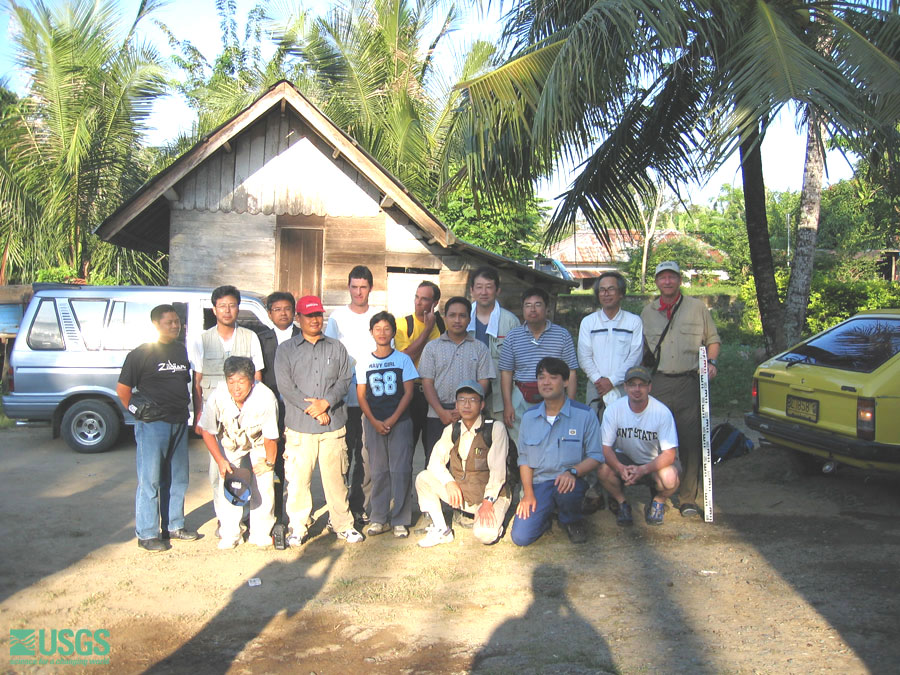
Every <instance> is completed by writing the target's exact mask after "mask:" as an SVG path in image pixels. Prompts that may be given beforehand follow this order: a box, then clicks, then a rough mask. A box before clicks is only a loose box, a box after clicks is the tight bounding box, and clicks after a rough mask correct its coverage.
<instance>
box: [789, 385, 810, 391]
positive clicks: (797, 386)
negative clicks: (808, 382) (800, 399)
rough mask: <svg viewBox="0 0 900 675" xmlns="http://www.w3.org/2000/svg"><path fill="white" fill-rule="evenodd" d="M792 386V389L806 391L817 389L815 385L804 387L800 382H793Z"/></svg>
mask: <svg viewBox="0 0 900 675" xmlns="http://www.w3.org/2000/svg"><path fill="white" fill-rule="evenodd" d="M790 387H791V389H796V390H797V391H806V392H813V391H815V389H814V388H813V387H803V386H801V385H799V384H792V385H790Z"/></svg>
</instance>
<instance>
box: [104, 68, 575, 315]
mask: <svg viewBox="0 0 900 675" xmlns="http://www.w3.org/2000/svg"><path fill="white" fill-rule="evenodd" d="M97 234H98V235H99V236H100V237H101V238H103V239H105V240H107V241H110V242H112V243H114V244H118V245H121V246H125V247H127V248H131V249H136V250H141V251H148V252H155V251H162V252H168V253H169V279H168V282H169V284H170V285H172V286H218V285H221V284H226V283H229V284H233V285H235V286H237V287H238V288H246V289H248V290H255V291H258V292H261V293H269V292H271V291H273V290H286V291H289V292H291V293H293V294H294V295H295V296H297V297H299V296H301V295H306V294H315V295H320V296H321V297H322V300H323V303H324V304H325V305H326V309H329V310H330V308H333V307H335V306H337V305H340V304H344V303H346V302H348V299H349V295H348V292H347V274H348V272H349V271H350V269H351V268H352V267H353V266H355V265H366V266H367V267H369V269H371V270H372V274H373V276H374V282H375V283H374V289H373V292H372V295H371V296H370V303H371V304H373V305H377V306H383V307H387V308H388V309H389V310H390V311H392V312H394V313H395V314H397V315H402V314H407V313H409V312H411V311H412V299H413V296H414V293H415V288H416V286H418V284H419V282H420V281H421V280H423V279H429V280H432V281H434V282H435V283H437V284H438V285H439V286H440V287H441V295H442V299H446V298H449V297H451V296H453V295H465V293H466V286H467V279H468V275H469V273H470V271H471V270H472V269H474V268H477V267H480V266H482V265H492V266H494V267H495V268H496V269H497V270H498V272H499V273H500V275H501V286H502V289H501V290H502V295H501V302H502V303H503V304H504V305H505V306H508V307H509V308H510V309H514V310H518V309H519V307H518V306H519V301H518V294H519V292H520V291H521V290H523V289H524V288H525V287H527V286H532V285H537V286H541V287H543V288H544V289H545V290H547V291H548V292H549V293H550V294H551V296H553V297H555V296H556V294H557V293H558V292H559V291H566V290H568V289H569V288H570V287H571V286H573V285H574V284H573V283H571V282H565V281H563V280H562V279H558V278H556V277H553V276H550V275H548V274H545V273H542V272H539V271H536V270H533V269H531V268H528V267H525V266H523V265H519V264H518V263H516V262H514V261H512V260H510V259H508V258H504V257H503V256H499V255H496V254H494V253H491V252H489V251H486V250H484V249H481V248H479V247H477V246H473V245H471V244H467V243H466V242H464V241H461V240H459V239H457V238H456V237H455V236H454V234H453V232H451V231H450V230H449V228H447V227H446V226H445V225H444V224H443V223H442V222H441V221H440V220H439V219H438V218H437V217H436V216H435V215H434V214H433V213H431V212H430V211H429V210H428V209H427V208H426V207H425V206H424V205H423V204H422V203H421V202H420V201H419V200H418V199H417V198H416V196H415V195H413V194H410V192H409V190H408V189H407V188H405V187H404V186H403V185H402V184H401V183H400V182H399V181H398V180H397V179H396V178H395V177H393V176H392V175H391V174H390V173H388V172H387V171H386V170H385V169H384V168H383V167H382V166H380V165H379V164H378V162H376V161H375V160H374V159H373V158H372V157H371V156H370V155H369V154H368V153H367V152H365V151H364V150H363V149H362V148H360V147H359V145H358V144H357V143H356V141H354V140H353V139H352V138H350V137H349V136H348V135H347V134H345V133H344V132H343V131H342V130H341V129H339V128H338V127H337V126H335V125H334V124H333V123H332V122H331V121H330V120H329V119H328V118H327V117H325V115H323V114H322V112H321V111H320V110H318V108H316V107H315V106H314V105H313V104H312V103H310V102H309V101H308V100H307V99H306V98H305V97H304V96H303V95H302V94H301V93H300V91H299V90H298V89H297V88H295V87H294V86H293V85H292V84H290V83H289V82H284V81H282V82H279V83H278V84H276V85H274V86H273V87H272V88H271V89H269V90H268V91H267V92H266V93H265V94H263V95H262V96H261V97H260V98H259V99H257V100H256V101H255V102H254V103H253V104H251V105H250V106H249V107H247V108H246V109H245V110H243V111H242V112H240V113H239V114H237V115H236V116H235V117H233V118H232V119H231V120H229V121H228V122H226V123H225V124H223V125H222V126H221V127H219V128H218V129H216V130H215V131H213V132H212V133H210V134H209V135H207V136H206V137H205V138H204V139H203V140H202V141H200V142H199V143H197V145H195V146H194V147H193V148H191V150H189V151H188V152H187V153H185V154H184V155H182V156H181V157H180V158H179V159H178V160H176V161H175V162H174V163H173V164H172V165H171V166H169V167H168V168H167V169H165V170H164V171H162V172H161V173H159V174H158V175H157V176H155V177H154V178H153V179H152V180H151V181H149V182H148V183H147V184H146V185H145V186H143V187H142V188H141V189H140V190H139V191H138V192H137V193H136V194H135V195H133V196H132V197H131V198H130V199H129V200H128V201H127V202H125V203H124V204H122V205H121V206H120V207H119V208H118V209H117V210H116V211H115V212H114V213H113V214H112V215H110V216H109V217H108V218H107V219H106V220H105V221H104V222H103V223H102V224H101V225H100V226H99V228H98V229H97Z"/></svg>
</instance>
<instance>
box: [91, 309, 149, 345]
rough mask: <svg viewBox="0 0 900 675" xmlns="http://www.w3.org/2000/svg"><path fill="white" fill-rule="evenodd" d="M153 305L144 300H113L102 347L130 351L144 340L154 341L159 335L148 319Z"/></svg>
mask: <svg viewBox="0 0 900 675" xmlns="http://www.w3.org/2000/svg"><path fill="white" fill-rule="evenodd" d="M155 306H156V305H155V304H148V303H144V302H123V301H122V300H116V301H115V302H113V307H112V312H110V315H109V326H108V327H107V329H106V333H105V334H104V336H103V348H104V349H113V350H126V349H127V350H129V351H131V350H132V349H134V348H135V347H137V346H138V345H142V344H144V343H145V342H153V341H155V340H156V339H157V337H159V335H158V334H157V332H156V328H154V327H153V322H152V321H150V310H151V309H153V308H154V307H155Z"/></svg>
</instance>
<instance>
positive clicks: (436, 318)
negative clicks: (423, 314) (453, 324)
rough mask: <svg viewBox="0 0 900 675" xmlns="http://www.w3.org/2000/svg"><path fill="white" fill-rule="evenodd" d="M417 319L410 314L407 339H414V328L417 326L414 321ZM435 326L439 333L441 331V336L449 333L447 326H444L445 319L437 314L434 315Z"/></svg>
mask: <svg viewBox="0 0 900 675" xmlns="http://www.w3.org/2000/svg"><path fill="white" fill-rule="evenodd" d="M414 318H415V317H414V316H413V315H412V314H410V315H408V316H407V317H406V337H412V334H413V328H415V325H414V323H413V319H414ZM434 325H435V326H437V329H438V331H440V333H441V335H443V334H444V333H446V332H447V326H445V325H444V319H443V318H442V317H441V315H440V314H438V313H437V312H435V313H434Z"/></svg>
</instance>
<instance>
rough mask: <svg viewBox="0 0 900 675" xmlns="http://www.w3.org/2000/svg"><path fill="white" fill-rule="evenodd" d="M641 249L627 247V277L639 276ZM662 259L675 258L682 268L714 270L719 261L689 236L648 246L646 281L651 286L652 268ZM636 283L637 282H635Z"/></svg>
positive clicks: (718, 267)
mask: <svg viewBox="0 0 900 675" xmlns="http://www.w3.org/2000/svg"><path fill="white" fill-rule="evenodd" d="M641 257H642V251H641V249H640V248H639V247H635V248H632V249H629V251H628V263H627V264H626V267H625V274H626V276H627V277H628V278H629V279H635V280H639V279H640V278H641ZM664 260H677V261H678V264H679V265H681V267H682V268H684V269H695V270H715V269H721V263H719V262H718V261H716V260H713V259H712V258H710V256H709V249H708V248H706V247H704V246H703V245H702V244H701V243H699V242H698V241H696V240H694V239H691V238H689V237H682V238H679V239H674V240H672V241H667V242H664V243H662V244H658V245H656V246H652V247H651V248H650V252H649V255H648V256H647V283H648V285H649V288H651V289H652V288H653V270H654V269H655V268H656V266H657V265H658V264H659V263H661V262H663V261H664ZM635 283H637V282H635Z"/></svg>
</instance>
